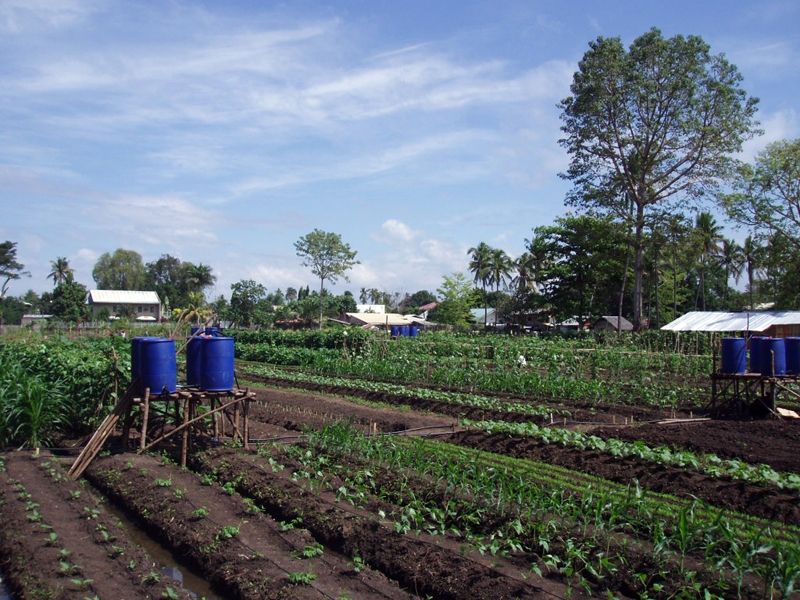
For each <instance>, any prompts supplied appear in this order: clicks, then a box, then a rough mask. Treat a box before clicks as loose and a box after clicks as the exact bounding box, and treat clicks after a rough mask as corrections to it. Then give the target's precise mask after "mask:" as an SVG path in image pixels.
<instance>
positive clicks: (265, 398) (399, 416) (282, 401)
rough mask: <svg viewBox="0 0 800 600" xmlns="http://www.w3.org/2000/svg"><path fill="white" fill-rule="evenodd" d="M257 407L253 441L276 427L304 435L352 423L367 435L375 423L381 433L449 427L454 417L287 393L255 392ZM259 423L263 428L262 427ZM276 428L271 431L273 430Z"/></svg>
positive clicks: (328, 396)
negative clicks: (307, 430) (305, 431)
mask: <svg viewBox="0 0 800 600" xmlns="http://www.w3.org/2000/svg"><path fill="white" fill-rule="evenodd" d="M252 391H254V392H255V394H256V403H254V404H253V405H251V406H252V407H251V412H250V415H251V417H252V418H253V420H254V421H255V422H251V437H257V436H258V437H261V436H262V435H263V436H264V437H267V435H266V434H273V433H278V432H277V431H276V430H275V427H274V426H277V427H280V428H283V429H285V430H293V431H300V430H302V429H303V428H304V427H313V428H317V429H319V428H322V427H323V426H324V425H326V424H329V423H332V422H334V421H348V422H351V423H353V424H354V425H355V426H357V427H360V428H361V429H363V430H364V431H367V430H368V429H369V427H370V426H371V425H372V424H373V423H374V424H376V425H377V429H378V431H403V430H406V429H415V428H419V427H429V426H442V427H447V426H450V425H452V424H453V423H454V422H455V419H453V418H451V417H443V416H441V415H435V414H424V413H421V412H415V411H412V410H408V409H406V410H403V409H402V408H401V407H398V408H383V407H373V406H362V405H359V404H355V403H354V402H351V401H349V400H346V399H344V398H337V397H335V396H330V395H323V394H309V393H307V392H292V391H288V390H283V389H275V388H273V389H267V388H254V389H253V390H252ZM259 423H261V424H263V426H260V425H259ZM270 425H271V426H273V427H271V428H270V427H269V426H270Z"/></svg>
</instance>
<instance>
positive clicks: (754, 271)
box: [742, 235, 764, 310]
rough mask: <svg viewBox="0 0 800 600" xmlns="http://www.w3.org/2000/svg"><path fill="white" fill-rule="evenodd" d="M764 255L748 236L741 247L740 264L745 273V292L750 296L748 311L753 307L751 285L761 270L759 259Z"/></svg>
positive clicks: (761, 247)
mask: <svg viewBox="0 0 800 600" xmlns="http://www.w3.org/2000/svg"><path fill="white" fill-rule="evenodd" d="M763 255H764V247H763V246H761V245H760V244H759V243H758V242H757V241H756V240H754V239H753V236H752V235H748V236H747V237H746V238H745V240H744V245H743V246H742V264H743V267H744V270H745V271H746V273H747V292H748V294H749V296H750V309H751V310H752V309H753V307H754V305H753V284H754V282H755V278H756V276H757V275H758V272H759V271H760V269H761V259H762V257H763Z"/></svg>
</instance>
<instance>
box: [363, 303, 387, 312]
mask: <svg viewBox="0 0 800 600" xmlns="http://www.w3.org/2000/svg"><path fill="white" fill-rule="evenodd" d="M356 312H358V313H374V314H376V315H382V314H385V313H386V305H385V304H356Z"/></svg>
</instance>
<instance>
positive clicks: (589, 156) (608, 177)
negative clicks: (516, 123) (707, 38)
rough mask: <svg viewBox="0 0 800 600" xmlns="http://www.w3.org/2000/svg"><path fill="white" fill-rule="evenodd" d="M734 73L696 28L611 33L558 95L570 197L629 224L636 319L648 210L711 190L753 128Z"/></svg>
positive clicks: (594, 45) (638, 320)
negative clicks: (693, 32)
mask: <svg viewBox="0 0 800 600" xmlns="http://www.w3.org/2000/svg"><path fill="white" fill-rule="evenodd" d="M741 79H742V78H741V75H740V74H739V71H738V70H737V68H736V67H735V66H734V65H732V64H731V63H729V62H728V61H727V60H726V59H725V57H724V56H723V55H712V54H711V52H710V48H709V46H708V44H706V43H705V42H704V41H703V40H702V38H700V37H697V36H687V37H684V36H682V35H678V36H675V37H672V38H667V39H665V38H664V37H663V36H662V34H661V32H660V31H659V30H658V29H655V28H654V29H651V30H650V31H648V32H647V33H645V34H644V35H642V36H640V37H639V38H637V39H636V40H634V41H633V43H632V44H631V46H630V48H629V49H628V50H626V49H625V47H624V46H623V44H622V42H621V40H620V39H619V38H603V37H599V38H597V39H596V40H595V41H593V42H591V43H590V44H589V50H588V51H587V52H586V54H584V56H583V59H582V60H581V61H580V63H579V67H578V71H577V72H576V73H575V75H574V77H573V81H572V86H571V88H570V91H571V94H570V96H568V97H567V98H565V99H564V100H563V101H562V102H561V108H562V113H561V119H562V130H563V131H564V134H565V137H564V138H563V139H562V140H560V143H561V145H562V146H563V147H564V148H565V149H566V150H567V152H568V153H569V155H570V164H569V168H568V170H567V172H566V173H564V174H562V177H565V178H566V179H569V180H570V181H571V182H572V183H573V190H572V192H571V193H570V196H569V201H570V202H571V203H573V204H574V205H577V206H581V207H585V208H597V209H599V210H601V211H604V212H609V213H611V214H613V215H615V216H616V217H617V218H619V219H622V220H623V221H624V222H625V223H626V224H628V225H629V226H630V227H631V228H632V230H633V231H634V239H635V241H634V256H635V257H634V290H633V320H634V325H635V326H636V327H637V328H639V327H640V326H641V324H642V305H643V295H644V294H643V277H644V272H645V265H644V250H645V243H644V242H645V227H646V226H647V223H648V218H649V216H650V213H652V212H653V211H655V210H656V209H658V208H664V207H665V205H666V204H667V203H668V202H669V201H671V200H676V199H678V198H685V197H697V196H699V195H701V194H703V193H707V192H709V191H714V190H715V188H716V186H717V185H718V183H719V181H720V177H721V176H724V175H726V174H728V173H729V172H730V166H731V159H730V155H731V153H734V152H737V151H739V150H740V149H741V146H742V142H743V141H744V140H746V139H748V138H749V137H752V135H753V134H754V133H755V131H756V129H755V127H756V125H757V124H756V122H755V120H754V115H755V112H756V104H757V100H756V99H754V98H750V97H748V96H747V94H746V93H745V91H744V90H743V89H742V88H741V86H740V84H741Z"/></svg>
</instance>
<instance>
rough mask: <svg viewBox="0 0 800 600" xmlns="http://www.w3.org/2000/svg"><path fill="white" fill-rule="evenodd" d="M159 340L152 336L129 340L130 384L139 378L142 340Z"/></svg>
mask: <svg viewBox="0 0 800 600" xmlns="http://www.w3.org/2000/svg"><path fill="white" fill-rule="evenodd" d="M158 339H161V338H157V337H153V336H141V335H140V336H137V337H135V338H132V339H131V382H134V381H136V380H137V379H139V377H140V376H141V367H140V366H139V365H141V364H142V350H141V348H142V340H158Z"/></svg>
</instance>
